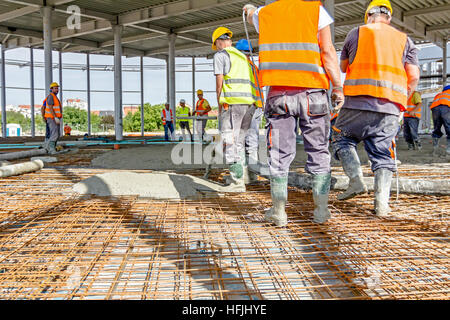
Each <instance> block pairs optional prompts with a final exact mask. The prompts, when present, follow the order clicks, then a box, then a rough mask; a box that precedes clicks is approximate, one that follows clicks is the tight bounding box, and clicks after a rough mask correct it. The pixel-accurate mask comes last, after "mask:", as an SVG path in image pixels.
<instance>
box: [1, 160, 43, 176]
mask: <svg viewBox="0 0 450 320" xmlns="http://www.w3.org/2000/svg"><path fill="white" fill-rule="evenodd" d="M43 167H44V162H43V161H42V160H34V161H30V162H24V163H18V164H13V165H10V166H5V167H1V168H0V177H1V178H6V177H11V176H18V175H20V174H24V173H29V172H34V171H38V170H41V169H42V168H43Z"/></svg>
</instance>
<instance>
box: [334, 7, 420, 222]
mask: <svg viewBox="0 0 450 320" xmlns="http://www.w3.org/2000/svg"><path fill="white" fill-rule="evenodd" d="M391 17H392V7H391V4H390V2H389V1H388V0H375V1H372V2H371V3H370V4H369V6H368V8H367V11H366V14H365V22H366V25H364V26H361V27H357V28H355V29H353V30H352V31H350V33H349V34H348V35H347V38H346V40H345V43H344V47H343V50H342V54H341V70H342V72H345V73H347V75H346V79H345V82H344V93H345V104H344V106H343V107H342V110H341V111H340V112H339V115H338V117H337V120H336V125H335V126H334V127H333V151H334V153H335V156H336V159H338V160H340V161H341V163H342V167H343V168H344V171H345V173H346V175H347V176H348V177H349V178H350V182H349V186H348V189H347V190H346V191H345V192H343V193H342V194H340V195H338V199H339V200H346V199H350V198H352V197H354V196H356V195H358V194H362V193H366V192H367V187H366V185H365V184H364V182H363V173H362V170H361V166H360V161H359V158H358V154H357V153H356V147H357V144H358V143H359V142H361V141H363V142H364V146H365V149H366V151H367V154H368V156H369V160H370V161H371V166H372V171H373V172H374V173H375V184H374V190H375V202H374V204H375V213H376V215H377V216H380V217H382V216H386V215H388V213H389V212H390V211H391V209H390V207H389V196H390V189H391V180H392V173H393V172H395V171H396V163H395V141H394V138H395V135H396V133H397V131H398V128H399V116H400V114H401V112H403V111H405V107H406V106H407V101H408V97H409V96H411V95H412V93H413V92H414V89H415V88H416V86H417V83H418V81H419V76H420V73H419V67H418V60H417V49H416V47H415V46H414V44H413V42H412V41H411V39H409V38H408V37H407V35H406V34H404V33H403V32H400V31H398V30H397V29H395V28H393V27H392V26H390V25H389V24H390V21H391Z"/></svg>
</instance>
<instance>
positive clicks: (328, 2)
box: [324, 0, 336, 43]
mask: <svg viewBox="0 0 450 320" xmlns="http://www.w3.org/2000/svg"><path fill="white" fill-rule="evenodd" d="M324 7H325V9H326V10H327V11H328V13H329V14H330V16H331V17H332V18H333V19H334V0H325V1H324ZM330 28H331V39H332V40H333V43H334V42H335V39H336V38H335V33H334V23H333V24H331V25H330Z"/></svg>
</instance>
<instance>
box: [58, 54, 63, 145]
mask: <svg viewBox="0 0 450 320" xmlns="http://www.w3.org/2000/svg"><path fill="white" fill-rule="evenodd" d="M58 58H59V99H60V100H61V110H62V109H63V107H64V96H63V64H62V51H61V50H60V51H59V56H58ZM61 120H62V121H61V126H60V128H59V129H60V131H61V136H63V135H64V113H63V118H62V119H61Z"/></svg>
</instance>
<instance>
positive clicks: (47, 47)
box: [42, 7, 53, 92]
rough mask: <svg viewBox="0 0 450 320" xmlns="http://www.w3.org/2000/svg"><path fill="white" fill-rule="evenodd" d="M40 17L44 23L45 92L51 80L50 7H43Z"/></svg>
mask: <svg viewBox="0 0 450 320" xmlns="http://www.w3.org/2000/svg"><path fill="white" fill-rule="evenodd" d="M42 17H43V25H44V65H45V67H44V68H45V90H46V91H45V92H47V90H48V88H50V84H51V83H52V82H53V70H52V68H53V65H52V64H53V61H52V8H51V7H43V8H42Z"/></svg>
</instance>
